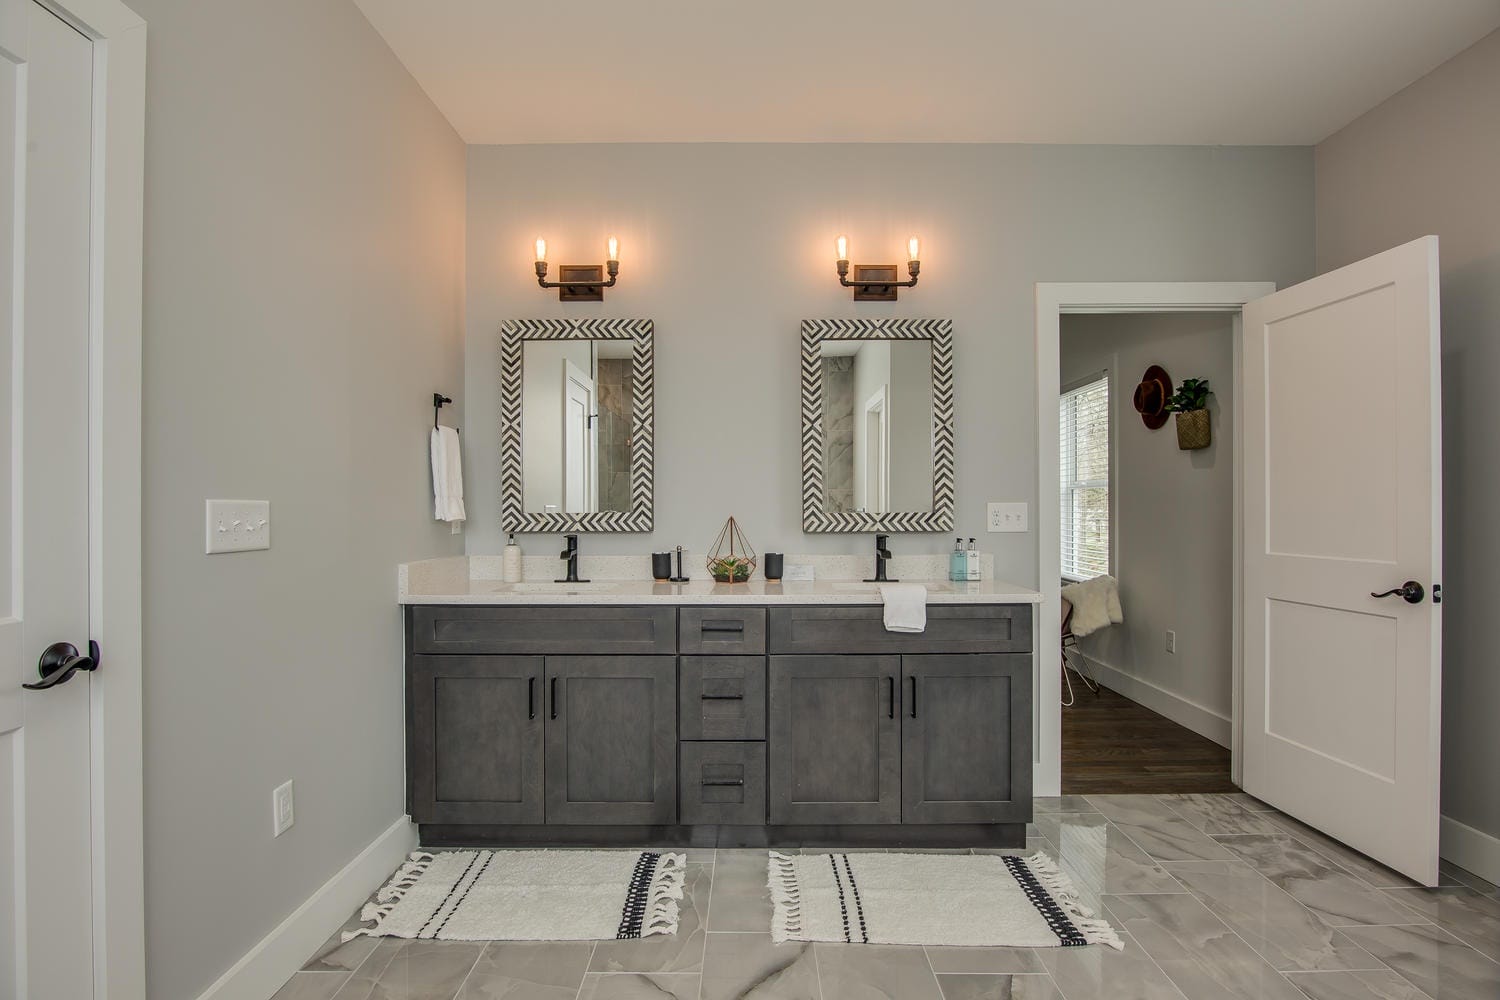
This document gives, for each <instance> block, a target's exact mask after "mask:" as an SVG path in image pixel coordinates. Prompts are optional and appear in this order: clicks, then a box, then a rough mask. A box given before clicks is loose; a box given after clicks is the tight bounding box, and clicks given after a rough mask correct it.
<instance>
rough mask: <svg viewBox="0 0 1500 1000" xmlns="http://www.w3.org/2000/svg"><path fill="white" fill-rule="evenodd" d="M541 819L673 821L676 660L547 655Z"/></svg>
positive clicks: (603, 821)
mask: <svg viewBox="0 0 1500 1000" xmlns="http://www.w3.org/2000/svg"><path fill="white" fill-rule="evenodd" d="M546 733H547V763H546V786H547V812H546V816H547V822H548V823H573V824H621V825H628V824H648V825H649V824H668V823H673V822H676V819H677V660H676V657H672V656H549V657H547V725H546Z"/></svg>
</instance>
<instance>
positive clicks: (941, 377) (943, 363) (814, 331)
mask: <svg viewBox="0 0 1500 1000" xmlns="http://www.w3.org/2000/svg"><path fill="white" fill-rule="evenodd" d="M829 340H930V341H932V510H931V511H906V512H903V511H892V512H888V513H869V512H833V511H829V510H828V509H827V504H826V502H825V496H824V489H823V448H824V439H823V433H824V429H823V344H824V342H825V341H829ZM953 419H954V405H953V321H952V320H947V319H808V320H803V321H802V530H803V531H804V532H808V533H821V532H858V531H865V532H871V531H887V532H890V531H931V532H937V531H951V530H953V506H954V492H953V491H954V486H953V478H954V477H953V473H954V465H953Z"/></svg>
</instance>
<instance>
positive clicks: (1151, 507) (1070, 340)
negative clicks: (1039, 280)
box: [1061, 313, 1234, 746]
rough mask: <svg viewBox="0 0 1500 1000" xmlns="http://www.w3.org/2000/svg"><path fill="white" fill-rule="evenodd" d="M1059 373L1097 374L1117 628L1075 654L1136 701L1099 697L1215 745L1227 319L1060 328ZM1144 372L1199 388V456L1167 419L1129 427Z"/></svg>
mask: <svg viewBox="0 0 1500 1000" xmlns="http://www.w3.org/2000/svg"><path fill="white" fill-rule="evenodd" d="M1061 360H1062V369H1061V372H1062V384H1063V385H1067V384H1068V383H1070V382H1074V381H1077V380H1078V379H1081V378H1083V377H1085V376H1088V375H1093V374H1097V373H1098V372H1100V371H1105V370H1107V371H1108V372H1109V373H1110V431H1111V439H1112V445H1113V449H1114V450H1113V463H1112V466H1113V468H1112V472H1113V482H1112V483H1111V484H1110V485H1111V488H1112V495H1111V501H1112V504H1113V508H1114V509H1113V528H1114V538H1113V540H1112V541H1113V543H1114V575H1115V577H1116V579H1118V580H1119V581H1120V603H1121V606H1122V607H1123V609H1124V611H1125V622H1124V624H1122V625H1116V626H1112V627H1110V628H1107V629H1104V630H1103V631H1101V632H1098V633H1096V634H1095V635H1091V636H1088V637H1087V638H1084V639H1082V640H1080V641H1079V645H1080V646H1081V648H1082V649H1083V651H1084V652H1085V653H1086V654H1087V655H1088V656H1090V657H1093V658H1094V659H1096V660H1098V661H1100V662H1102V663H1104V664H1105V665H1107V666H1109V667H1113V668H1114V669H1115V670H1118V671H1120V672H1121V673H1123V674H1125V675H1126V676H1127V677H1128V678H1129V680H1130V681H1136V682H1140V684H1144V685H1147V686H1148V689H1147V690H1142V689H1141V688H1140V686H1139V685H1137V684H1131V683H1129V682H1127V683H1125V684H1120V683H1119V682H1118V681H1117V680H1116V679H1115V678H1112V677H1111V678H1108V679H1109V681H1110V686H1112V687H1118V688H1120V690H1121V693H1123V694H1126V695H1127V696H1130V697H1134V698H1136V699H1138V700H1140V701H1142V702H1143V703H1145V704H1147V705H1148V706H1149V707H1151V708H1153V709H1155V710H1156V711H1159V712H1162V713H1163V714H1166V715H1168V716H1169V717H1171V718H1174V719H1176V720H1177V721H1178V722H1181V723H1182V724H1183V725H1185V726H1188V727H1189V728H1190V729H1193V730H1195V731H1197V732H1200V733H1202V734H1203V735H1205V736H1208V737H1209V738H1210V739H1216V740H1218V741H1219V742H1221V743H1223V744H1225V745H1226V746H1227V745H1228V742H1229V733H1230V715H1231V710H1232V704H1231V689H1232V684H1231V680H1232V677H1231V666H1230V664H1231V650H1232V648H1233V647H1232V638H1233V636H1232V630H1233V621H1232V617H1233V584H1234V575H1233V574H1234V537H1233V529H1234V427H1233V423H1232V420H1231V417H1232V415H1233V413H1234V327H1233V324H1232V322H1231V318H1230V317H1229V316H1228V315H1223V314H1220V315H1212V314H1194V313H1183V314H1168V315H1120V316H1109V315H1104V316H1064V317H1063V320H1062V358H1061ZM1154 364H1159V365H1161V366H1162V367H1163V368H1165V369H1166V370H1167V373H1168V374H1169V375H1171V376H1172V381H1173V384H1174V385H1176V384H1179V383H1181V382H1182V380H1183V379H1185V378H1206V379H1208V382H1209V385H1210V386H1211V387H1212V388H1213V395H1212V396H1211V397H1210V398H1209V406H1208V409H1209V414H1210V417H1209V419H1210V420H1212V422H1213V444H1211V445H1209V446H1208V447H1207V448H1203V449H1201V450H1198V451H1180V450H1178V448H1177V431H1176V428H1175V426H1174V424H1173V422H1172V420H1171V419H1169V420H1168V421H1167V424H1166V426H1165V427H1163V428H1161V429H1160V430H1155V431H1153V430H1149V429H1147V428H1146V426H1145V425H1144V424H1142V423H1141V418H1140V416H1139V415H1138V414H1137V413H1136V412H1135V407H1134V405H1133V403H1132V395H1133V393H1134V392H1135V387H1136V384H1137V383H1138V382H1140V379H1141V375H1142V374H1143V373H1144V372H1145V371H1146V369H1147V368H1148V367H1149V366H1151V365H1154ZM1168 629H1171V630H1173V631H1175V632H1176V633H1177V652H1176V653H1175V654H1173V653H1168V652H1167V649H1166V632H1167V630H1168ZM1150 689H1155V690H1150ZM1163 696H1165V702H1164V700H1163ZM1083 697H1088V695H1087V694H1084V695H1083ZM1195 709H1196V710H1197V711H1195ZM1208 717H1216V718H1217V719H1218V721H1219V725H1214V724H1213V720H1212V719H1210V718H1208Z"/></svg>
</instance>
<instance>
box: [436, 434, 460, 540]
mask: <svg viewBox="0 0 1500 1000" xmlns="http://www.w3.org/2000/svg"><path fill="white" fill-rule="evenodd" d="M432 507H433V516H434V517H435V518H437V519H438V520H439V521H462V520H464V518H465V516H466V515H465V514H464V467H463V461H462V459H460V458H459V455H458V431H456V430H454V429H453V428H452V427H434V428H433V429H432Z"/></svg>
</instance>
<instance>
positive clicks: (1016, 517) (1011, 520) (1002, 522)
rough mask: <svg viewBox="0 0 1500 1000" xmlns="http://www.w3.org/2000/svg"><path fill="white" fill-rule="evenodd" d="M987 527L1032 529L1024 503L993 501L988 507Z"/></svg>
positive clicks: (1018, 529) (996, 528)
mask: <svg viewBox="0 0 1500 1000" xmlns="http://www.w3.org/2000/svg"><path fill="white" fill-rule="evenodd" d="M985 527H986V528H987V529H988V530H990V531H1030V530H1031V526H1030V518H1029V517H1028V515H1027V505H1026V504H1024V503H991V504H990V505H989V507H988V508H987V517H986V519H985Z"/></svg>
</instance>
